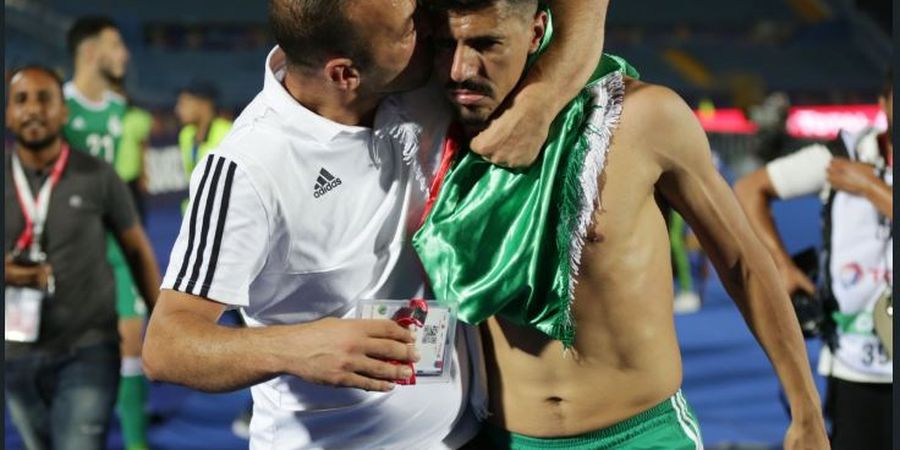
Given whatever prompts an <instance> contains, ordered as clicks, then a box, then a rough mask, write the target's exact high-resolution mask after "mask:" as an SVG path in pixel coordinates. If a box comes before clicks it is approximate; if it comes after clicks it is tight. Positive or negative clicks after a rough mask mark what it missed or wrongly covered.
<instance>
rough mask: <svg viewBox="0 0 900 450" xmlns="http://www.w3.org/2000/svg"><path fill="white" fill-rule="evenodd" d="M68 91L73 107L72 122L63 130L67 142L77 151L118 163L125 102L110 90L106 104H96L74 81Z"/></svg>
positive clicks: (70, 111) (67, 101) (70, 118)
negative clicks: (80, 90)
mask: <svg viewBox="0 0 900 450" xmlns="http://www.w3.org/2000/svg"><path fill="white" fill-rule="evenodd" d="M64 92H65V94H66V106H68V107H69V121H68V122H67V123H66V126H65V128H64V129H63V134H64V136H65V138H66V141H67V142H68V143H69V145H70V146H71V147H72V148H74V149H77V150H81V151H85V152H88V153H90V154H91V155H94V156H96V157H98V158H100V159H102V160H104V161H106V162H108V163H110V164H115V162H116V156H117V155H116V153H117V150H118V148H119V140H120V139H121V137H122V118H123V117H124V116H125V111H126V109H127V108H126V105H125V99H124V98H122V96H120V95H118V94H116V93H114V92H112V91H107V92H106V94H104V96H103V97H104V98H103V100H102V101H100V102H93V101H90V100H88V99H86V98H85V97H84V96H83V95H82V94H81V92H79V91H78V88H76V87H75V84H73V83H72V82H69V83H66V86H65V89H64Z"/></svg>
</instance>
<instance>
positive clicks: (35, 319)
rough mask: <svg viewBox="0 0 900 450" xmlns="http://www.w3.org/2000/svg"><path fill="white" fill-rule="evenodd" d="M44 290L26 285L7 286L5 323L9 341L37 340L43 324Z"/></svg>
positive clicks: (6, 335)
mask: <svg viewBox="0 0 900 450" xmlns="http://www.w3.org/2000/svg"><path fill="white" fill-rule="evenodd" d="M44 295H45V294H44V291H40V290H37V289H32V288H26V287H9V286H8V287H7V288H6V292H5V297H6V302H5V303H6V308H5V313H6V317H5V323H6V333H5V337H6V340H7V341H13V342H35V341H37V338H38V331H39V327H40V324H41V305H42V303H43V302H44Z"/></svg>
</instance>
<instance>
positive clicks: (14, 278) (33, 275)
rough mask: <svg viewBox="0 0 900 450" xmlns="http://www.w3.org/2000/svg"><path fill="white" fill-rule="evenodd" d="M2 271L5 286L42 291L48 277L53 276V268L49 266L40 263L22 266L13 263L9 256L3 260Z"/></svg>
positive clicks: (47, 282)
mask: <svg viewBox="0 0 900 450" xmlns="http://www.w3.org/2000/svg"><path fill="white" fill-rule="evenodd" d="M4 269H5V272H6V278H5V279H6V284H8V285H11V286H23V287H31V288H36V289H43V290H46V289H47V286H48V284H49V280H50V277H51V276H52V275H53V268H52V267H50V264H47V263H42V264H38V265H35V266H23V265H20V264H16V263H14V262H13V259H12V257H11V256H9V255H7V256H6V258H5V260H4Z"/></svg>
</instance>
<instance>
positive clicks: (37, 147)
mask: <svg viewBox="0 0 900 450" xmlns="http://www.w3.org/2000/svg"><path fill="white" fill-rule="evenodd" d="M57 139H59V133H54V134H49V135H47V137H45V138H44V139H39V140H36V141H26V140H24V139H22V136H16V143H18V144H19V145H20V146H21V147H22V148H24V149H26V150H28V151H30V152H39V151H41V150H43V149H45V148H47V147H49V146H50V145H51V144H53V142H55V141H56V140H57Z"/></svg>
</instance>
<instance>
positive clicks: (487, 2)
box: [427, 0, 543, 13]
mask: <svg viewBox="0 0 900 450" xmlns="http://www.w3.org/2000/svg"><path fill="white" fill-rule="evenodd" d="M497 3H506V4H508V5H509V6H511V7H513V8H525V7H529V13H533V12H534V11H536V8H537V7H538V6H540V5H542V4H543V2H542V0H429V1H428V2H427V4H428V6H429V7H430V9H431V10H433V11H448V10H449V11H475V10H479V9H482V8H487V7H489V6H492V5H494V4H497ZM532 8H534V10H532Z"/></svg>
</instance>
